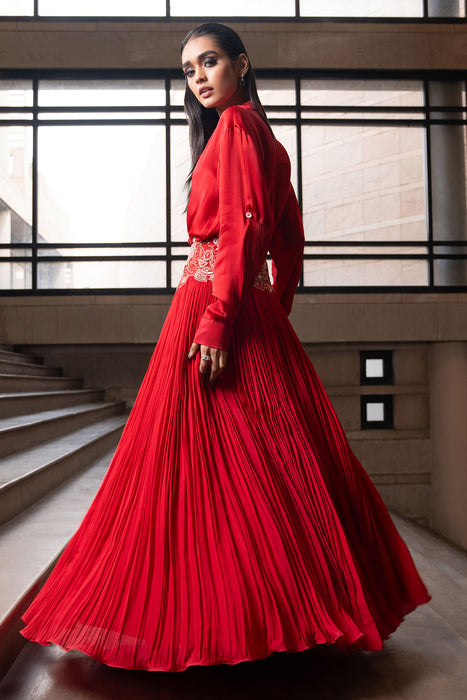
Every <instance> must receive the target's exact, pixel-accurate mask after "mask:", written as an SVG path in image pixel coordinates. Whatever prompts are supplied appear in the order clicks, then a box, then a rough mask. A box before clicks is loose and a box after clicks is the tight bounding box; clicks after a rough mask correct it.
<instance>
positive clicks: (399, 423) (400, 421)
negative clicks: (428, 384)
mask: <svg viewBox="0 0 467 700" xmlns="http://www.w3.org/2000/svg"><path fill="white" fill-rule="evenodd" d="M429 424H430V407H429V396H428V394H422V395H418V394H413V395H410V394H403V395H397V394H396V395H395V396H394V427H395V429H396V430H422V429H428V427H429Z"/></svg>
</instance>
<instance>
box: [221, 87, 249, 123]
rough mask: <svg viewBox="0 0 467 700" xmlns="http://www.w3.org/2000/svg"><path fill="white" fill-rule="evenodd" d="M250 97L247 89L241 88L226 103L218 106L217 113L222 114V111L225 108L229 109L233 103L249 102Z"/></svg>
mask: <svg viewBox="0 0 467 700" xmlns="http://www.w3.org/2000/svg"><path fill="white" fill-rule="evenodd" d="M249 99H250V98H249V96H248V92H247V91H246V89H245V88H240V89H239V90H237V92H236V93H235V94H234V95H232V97H231V98H230V100H228V101H227V102H226V103H225V104H223V105H219V107H216V110H217V114H218V115H219V116H221V114H222V112H223V111H224V110H225V109H227V107H232V106H233V105H242V104H243V103H244V102H248V100H249Z"/></svg>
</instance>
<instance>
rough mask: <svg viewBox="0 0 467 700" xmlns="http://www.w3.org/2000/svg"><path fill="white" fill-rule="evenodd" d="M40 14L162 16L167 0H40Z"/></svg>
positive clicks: (68, 15)
mask: <svg viewBox="0 0 467 700" xmlns="http://www.w3.org/2000/svg"><path fill="white" fill-rule="evenodd" d="M39 14H40V15H54V16H57V17H60V16H63V17H73V16H77V17H79V16H81V17H92V16H94V17H99V16H102V17H105V16H107V17H118V16H121V17H145V16H146V17H160V16H162V15H165V0H131V1H130V0H66V2H64V0H39Z"/></svg>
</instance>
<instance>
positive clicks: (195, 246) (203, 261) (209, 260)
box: [178, 237, 273, 292]
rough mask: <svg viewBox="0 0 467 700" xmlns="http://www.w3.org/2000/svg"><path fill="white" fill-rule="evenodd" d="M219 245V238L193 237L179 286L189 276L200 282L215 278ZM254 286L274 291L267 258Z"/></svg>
mask: <svg viewBox="0 0 467 700" xmlns="http://www.w3.org/2000/svg"><path fill="white" fill-rule="evenodd" d="M218 247H219V238H211V239H210V240H209V241H198V240H197V239H196V238H195V237H193V243H192V244H191V247H190V252H189V254H188V258H187V261H186V263H185V267H184V268H183V272H182V276H181V278H180V282H179V283H178V287H181V286H182V285H183V284H185V282H186V281H187V279H188V278H189V277H194V278H195V280H197V281H198V282H207V281H208V280H211V281H212V280H213V278H214V265H215V263H216V256H217V249H218ZM253 286H254V287H256V289H262V290H263V291H267V292H272V291H273V288H272V285H271V280H270V277H269V270H268V265H267V262H266V260H265V261H264V262H263V265H262V267H261V270H260V271H259V273H258V275H257V276H256V279H255V281H254V283H253Z"/></svg>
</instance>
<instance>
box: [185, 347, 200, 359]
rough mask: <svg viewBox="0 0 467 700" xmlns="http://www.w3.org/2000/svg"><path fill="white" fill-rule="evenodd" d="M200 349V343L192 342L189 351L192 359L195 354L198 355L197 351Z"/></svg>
mask: <svg viewBox="0 0 467 700" xmlns="http://www.w3.org/2000/svg"><path fill="white" fill-rule="evenodd" d="M198 350H199V345H198V343H192V344H191V347H190V349H189V351H188V357H189V358H190V359H191V358H192V357H194V356H195V355H196V353H197V352H198Z"/></svg>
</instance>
